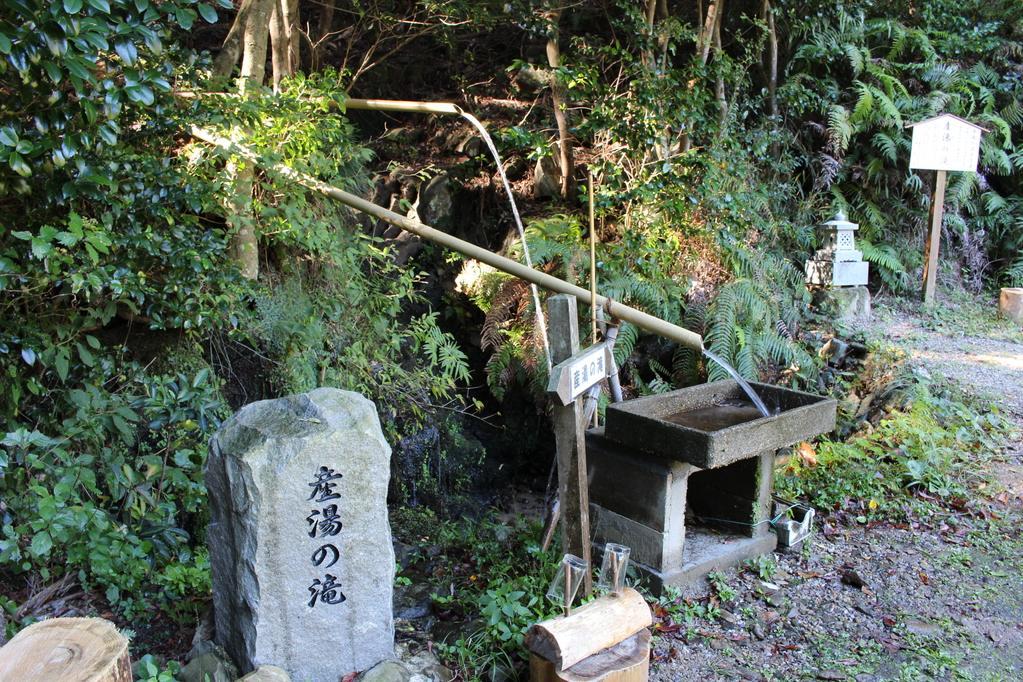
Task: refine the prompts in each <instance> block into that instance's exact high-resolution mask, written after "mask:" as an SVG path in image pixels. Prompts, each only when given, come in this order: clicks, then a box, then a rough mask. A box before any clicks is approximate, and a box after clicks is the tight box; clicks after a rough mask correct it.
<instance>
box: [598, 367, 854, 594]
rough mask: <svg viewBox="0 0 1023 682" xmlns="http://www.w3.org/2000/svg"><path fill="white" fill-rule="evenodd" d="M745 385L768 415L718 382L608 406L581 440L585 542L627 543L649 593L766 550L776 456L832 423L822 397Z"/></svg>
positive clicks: (830, 404) (829, 404) (831, 405)
mask: <svg viewBox="0 0 1023 682" xmlns="http://www.w3.org/2000/svg"><path fill="white" fill-rule="evenodd" d="M753 387H754V389H755V390H756V391H757V393H758V394H759V395H760V396H761V398H763V400H764V402H765V403H766V404H767V406H768V408H770V409H772V410H776V411H777V414H774V415H773V416H770V417H761V416H760V415H759V413H757V412H756V410H755V408H753V407H752V405H749V404H748V402H747V401H745V400H744V398H743V393H742V391H741V389H740V388H739V386H738V385H737V384H736V383H735V382H734V381H730V380H729V381H718V382H714V383H710V384H703V385H701V386H693V387H690V388H684V389H681V390H678V391H673V392H671V393H666V394H662V395H657V396H649V397H645V398H638V399H636V400H630V401H626V402H624V403H618V404H615V405H612V406H610V407H608V410H607V424H606V426H605V428H604V429H598V430H593V431H590V432H589V433H588V434H587V438H586V450H587V464H588V474H589V480H590V521H591V524H592V528H593V536H594V540H595V542H596V543H598V544H603V543H604V542H618V543H622V544H625V545H629V546H630V547H631V548H632V560H633V561H634V562H635V563H636V565H637V566H638V567H639V568H640V569H641V570H643V571H644V572H645V573H646V574H647V575H648V576H649V578H650V582H651V588H652V589H653V590H654V591H655V592H660V590H661V588H662V587H663V586H664V585H676V586H685V585H688V584H691V583H693V582H695V581H697V580H698V579H700V578H702V577H704V576H706V575H707V574H708V573H710V572H711V571H715V570H720V569H722V568H725V567H727V566H732V565H735V564H737V563H739V562H741V561H743V560H745V559H749V558H752V557H756V556H759V555H761V554H765V553H767V552H770V551H772V550H773V549H774V547H775V545H776V542H777V539H776V537H775V534H774V533H773V532H772V530H771V527H770V514H771V507H772V499H771V495H772V491H773V482H774V457H775V454H776V452H777V450H778V449H779V448H783V447H786V446H789V445H792V444H793V443H797V442H799V441H802V440H805V439H807V438H812V437H813V436H816V435H818V434H821V433H826V432H828V431H830V430H832V429H833V428H834V426H835V407H836V402H835V401H834V400H832V399H830V398H822V397H820V396H815V395H811V394H808V393H801V392H799V391H793V390H789V389H784V388H778V387H776V386H768V385H766V384H753Z"/></svg>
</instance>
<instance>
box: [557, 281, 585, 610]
mask: <svg viewBox="0 0 1023 682" xmlns="http://www.w3.org/2000/svg"><path fill="white" fill-rule="evenodd" d="M547 316H548V322H549V323H550V338H551V356H552V360H553V361H554V364H558V363H559V362H563V361H565V360H567V359H568V358H570V357H572V356H573V355H575V353H576V352H577V351H578V350H579V315H578V312H577V309H576V299H575V296H569V295H568V294H559V295H557V296H552V297H551V298H550V300H549V302H548V304H547ZM553 411H554V420H553V421H554V439H555V442H556V443H557V449H558V497H559V499H560V507H561V546H562V548H563V549H564V551H565V552H566V553H570V554H575V555H576V556H578V557H579V558H581V559H583V560H585V561H586V562H587V563H589V561H590V495H589V490H588V487H587V482H586V423H585V420H584V415H583V407H582V398H576V399H575V400H573V401H572V402H571V403H569V404H568V405H565V406H562V405H557V404H555V405H554V406H553ZM592 590H593V578H592V572H591V571H587V572H586V581H585V582H584V583H583V596H584V597H585V596H589V594H590V592H591V591H592Z"/></svg>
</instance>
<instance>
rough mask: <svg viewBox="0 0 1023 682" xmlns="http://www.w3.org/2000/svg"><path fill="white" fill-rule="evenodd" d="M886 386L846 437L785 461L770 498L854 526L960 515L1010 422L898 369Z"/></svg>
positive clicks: (951, 389)
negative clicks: (799, 503)
mask: <svg viewBox="0 0 1023 682" xmlns="http://www.w3.org/2000/svg"><path fill="white" fill-rule="evenodd" d="M891 387H892V388H891V389H890V390H888V391H887V392H886V393H887V394H886V395H884V399H885V404H884V406H883V407H881V408H880V409H879V410H877V412H876V413H875V414H874V417H873V418H871V419H866V420H863V421H862V422H860V423H859V424H858V425H857V426H856V427H855V430H854V431H853V433H852V434H851V435H850V437H849V438H847V439H846V440H844V441H843V440H830V439H825V440H823V441H820V442H819V443H818V444H817V445H816V447H815V448H813V449H812V450H808V449H806V448H805V447H804V448H803V449H801V454H800V455H799V456H794V457H792V458H790V459H789V461H788V463H787V464H786V465H785V466H784V467H783V468H782V470H781V471H780V472H779V476H778V480H777V482H776V490H777V491H778V493H779V494H780V495H782V496H785V497H789V498H798V499H803V500H807V501H809V502H810V504H812V505H814V506H815V507H817V508H818V509H821V510H822V511H830V512H839V513H844V514H849V515H851V516H852V517H853V518H854V519H855V520H856V521H858V522H860V523H868V522H870V521H880V520H889V521H901V520H906V519H908V518H909V517H913V516H927V515H930V514H932V513H934V512H935V511H936V510H937V509H939V508H951V509H954V510H956V511H960V512H961V511H966V510H968V508H970V507H971V505H972V504H973V502H972V501H971V499H972V495H971V491H974V490H977V489H978V488H979V487H981V486H982V485H986V484H987V483H988V476H987V473H986V467H985V466H984V464H985V463H986V462H988V461H990V460H991V459H993V458H994V457H995V456H996V455H997V454H998V453H999V452H1000V450H1001V448H1002V447H1004V445H1005V443H1006V440H1007V437H1008V435H1009V432H1010V429H1011V426H1010V423H1009V422H1008V420H1007V419H1006V418H1005V417H1003V416H1002V415H1001V414H1000V413H999V411H998V409H997V408H996V407H994V406H991V405H986V404H984V403H982V402H981V401H979V400H977V399H974V398H971V397H969V396H967V395H966V394H964V393H962V392H961V391H959V390H957V389H955V388H954V387H952V386H949V385H947V384H944V383H939V382H937V381H934V380H933V379H931V378H929V377H927V376H926V375H923V374H920V373H915V372H910V371H905V370H903V371H901V372H900V373H899V374H898V375H897V376H895V377H894V380H893V381H892V383H891ZM882 393H885V392H882ZM879 395H881V394H879Z"/></svg>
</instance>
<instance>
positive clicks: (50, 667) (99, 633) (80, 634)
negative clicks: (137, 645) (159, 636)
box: [0, 618, 132, 682]
mask: <svg viewBox="0 0 1023 682" xmlns="http://www.w3.org/2000/svg"><path fill="white" fill-rule="evenodd" d="M131 679H132V676H131V661H130V660H129V658H128V638H127V637H125V636H124V635H122V634H121V633H120V632H118V631H117V628H116V627H114V624H113V623H111V622H110V621H107V620H103V619H102V618H51V619H49V620H43V621H40V622H38V623H33V624H32V625H29V626H28V627H27V628H25V629H24V630H22V631H21V632H19V633H18V634H17V635H15V636H14V639H12V640H11V641H10V642H8V643H7V644H6V645H4V647H3V648H2V649H0V680H18V682H34V681H35V680H39V681H40V682H42V681H44V680H45V682H131Z"/></svg>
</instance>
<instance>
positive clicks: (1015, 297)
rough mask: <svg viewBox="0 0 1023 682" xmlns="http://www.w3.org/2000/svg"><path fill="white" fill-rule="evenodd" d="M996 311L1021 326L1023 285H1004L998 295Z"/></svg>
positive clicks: (1022, 323)
mask: <svg viewBox="0 0 1023 682" xmlns="http://www.w3.org/2000/svg"><path fill="white" fill-rule="evenodd" d="M998 312H1000V313H1001V314H1002V315H1003V316H1004V317H1007V318H1009V319H1010V320H1012V321H1013V322H1015V323H1016V324H1018V325H1020V326H1021V327H1023V287H1006V288H1004V289H1002V290H1001V292H1000V293H999V296H998Z"/></svg>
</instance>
